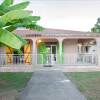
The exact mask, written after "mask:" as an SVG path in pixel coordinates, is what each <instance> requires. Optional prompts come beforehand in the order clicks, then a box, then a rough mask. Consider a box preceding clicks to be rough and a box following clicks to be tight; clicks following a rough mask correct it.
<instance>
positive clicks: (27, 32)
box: [15, 29, 100, 36]
mask: <svg viewBox="0 0 100 100" xmlns="http://www.w3.org/2000/svg"><path fill="white" fill-rule="evenodd" d="M15 32H16V33H17V34H20V35H22V36H24V35H32V34H33V35H34V34H37V35H46V36H52V35H53V36H54V35H59V36H63V35H64V36H66V35H67V36H68V35H73V36H74V35H86V36H88V35H89V36H100V34H98V33H93V32H81V31H73V30H63V29H44V30H43V31H41V32H38V31H34V30H29V29H20V30H19V29H18V30H16V31H15Z"/></svg>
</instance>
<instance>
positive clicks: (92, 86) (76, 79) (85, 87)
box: [65, 72, 100, 100]
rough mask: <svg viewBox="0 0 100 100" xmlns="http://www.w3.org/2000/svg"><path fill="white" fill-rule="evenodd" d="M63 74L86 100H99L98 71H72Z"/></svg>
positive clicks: (99, 81) (99, 80)
mask: <svg viewBox="0 0 100 100" xmlns="http://www.w3.org/2000/svg"><path fill="white" fill-rule="evenodd" d="M65 75H66V76H67V77H68V78H69V79H71V80H72V82H73V83H75V84H76V86H77V88H78V89H79V90H80V91H81V92H82V93H83V94H84V95H85V96H86V97H87V99H88V100H100V72H72V73H65Z"/></svg>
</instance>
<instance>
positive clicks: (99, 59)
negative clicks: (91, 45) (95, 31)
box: [96, 38, 100, 67]
mask: <svg viewBox="0 0 100 100" xmlns="http://www.w3.org/2000/svg"><path fill="white" fill-rule="evenodd" d="M96 44H97V49H96V50H97V52H96V53H97V64H98V67H100V38H97V39H96Z"/></svg>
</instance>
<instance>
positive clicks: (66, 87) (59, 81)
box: [19, 71, 86, 100]
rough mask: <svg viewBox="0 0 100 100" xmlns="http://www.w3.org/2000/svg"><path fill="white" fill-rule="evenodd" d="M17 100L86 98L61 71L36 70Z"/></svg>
mask: <svg viewBox="0 0 100 100" xmlns="http://www.w3.org/2000/svg"><path fill="white" fill-rule="evenodd" d="M19 100H86V98H85V97H84V96H83V95H82V94H81V93H80V92H79V91H78V90H77V88H76V87H75V86H74V84H73V83H72V82H71V81H70V80H68V79H67V78H66V77H65V76H64V74H63V73H62V72H61V71H36V72H34V74H33V77H32V79H31V80H30V82H29V83H28V85H27V87H26V88H25V90H24V91H23V92H22V94H21V96H20V99H19Z"/></svg>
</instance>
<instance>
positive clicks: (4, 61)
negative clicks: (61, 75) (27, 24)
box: [0, 29, 100, 67]
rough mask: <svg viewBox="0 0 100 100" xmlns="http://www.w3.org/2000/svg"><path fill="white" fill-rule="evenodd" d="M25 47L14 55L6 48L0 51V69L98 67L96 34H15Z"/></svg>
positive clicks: (99, 56)
mask: <svg viewBox="0 0 100 100" xmlns="http://www.w3.org/2000/svg"><path fill="white" fill-rule="evenodd" d="M15 32H16V33H17V34H19V35H21V36H22V37H24V38H25V39H26V40H27V41H28V44H27V45H25V46H24V47H22V48H21V49H22V51H23V54H21V55H18V54H16V51H14V50H13V49H12V48H9V47H2V48H0V65H2V66H4V65H12V64H13V65H14V64H15V65H16V64H17V65H23V64H24V65H46V64H50V65H66V66H96V67H97V66H100V34H98V33H92V32H80V31H71V30H60V29H45V30H43V31H42V32H36V31H34V30H26V29H24V30H23V29H20V30H16V31H15Z"/></svg>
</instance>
